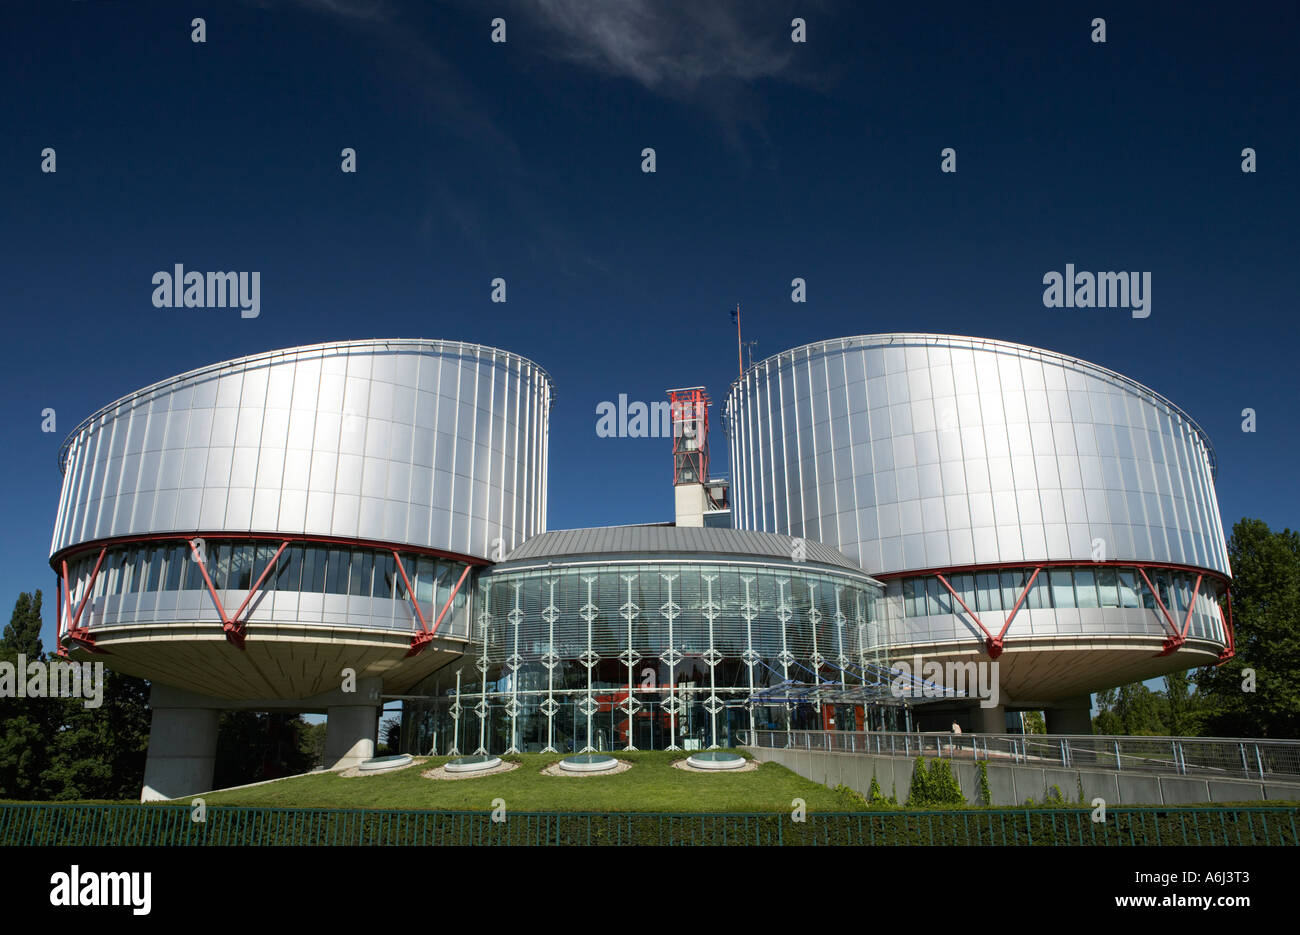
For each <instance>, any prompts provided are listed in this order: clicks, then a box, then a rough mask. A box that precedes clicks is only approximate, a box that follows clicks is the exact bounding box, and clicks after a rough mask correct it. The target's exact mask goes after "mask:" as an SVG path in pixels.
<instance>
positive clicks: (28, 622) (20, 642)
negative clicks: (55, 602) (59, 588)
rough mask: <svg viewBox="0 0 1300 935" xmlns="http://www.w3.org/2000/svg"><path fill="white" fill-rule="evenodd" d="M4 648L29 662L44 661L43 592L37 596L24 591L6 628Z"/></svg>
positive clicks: (37, 592)
mask: <svg viewBox="0 0 1300 935" xmlns="http://www.w3.org/2000/svg"><path fill="white" fill-rule="evenodd" d="M2 645H3V646H4V648H6V649H10V650H12V651H13V652H14V653H22V654H23V655H25V656H26V657H27V661H28V662H31V661H32V660H34V659H43V658H44V656H43V654H42V646H41V591H40V588H37V589H36V593H35V594H28V593H27V592H26V591H24V592H23V593H22V594H19V595H18V600H17V602H16V603H15V604H14V612H13V615H12V616H11V617H10V618H9V625H8V626H7V627H5V635H4V642H3V644H2Z"/></svg>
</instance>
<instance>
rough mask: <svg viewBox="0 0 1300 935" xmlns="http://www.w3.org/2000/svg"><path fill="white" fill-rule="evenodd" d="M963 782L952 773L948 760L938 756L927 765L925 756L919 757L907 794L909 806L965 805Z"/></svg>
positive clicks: (913, 769)
mask: <svg viewBox="0 0 1300 935" xmlns="http://www.w3.org/2000/svg"><path fill="white" fill-rule="evenodd" d="M965 804H966V796H965V795H964V794H962V791H961V784H960V783H958V782H957V777H956V776H954V775H953V774H952V767H951V766H950V765H949V763H948V761H947V760H945V759H943V758H942V757H938V758H936V759H933V760H931V761H930V764H929V766H928V767H927V766H926V762H925V758H924V757H917V760H916V765H915V766H914V767H913V768H912V787H911V789H910V790H909V792H908V795H907V805H908V808H933V807H943V806H946V805H965Z"/></svg>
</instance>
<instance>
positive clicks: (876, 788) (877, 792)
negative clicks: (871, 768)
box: [867, 773, 898, 808]
mask: <svg viewBox="0 0 1300 935" xmlns="http://www.w3.org/2000/svg"><path fill="white" fill-rule="evenodd" d="M867 804H868V805H871V806H874V807H877V808H879V807H882V806H885V805H897V804H898V803H897V802H894V801H893V800H892V799H887V798H885V793H884V792H882V791H881V789H880V783H879V782H878V781H877V780H876V774H875V773H872V774H871V789H870V790H869V792H868V795H867Z"/></svg>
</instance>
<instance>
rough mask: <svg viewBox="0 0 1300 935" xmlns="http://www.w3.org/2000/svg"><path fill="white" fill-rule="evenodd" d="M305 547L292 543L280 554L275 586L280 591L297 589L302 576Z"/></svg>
mask: <svg viewBox="0 0 1300 935" xmlns="http://www.w3.org/2000/svg"><path fill="white" fill-rule="evenodd" d="M302 559H303V548H302V546H300V545H291V546H289V547H288V548H287V549H285V550H284V554H283V555H281V556H280V564H279V566H278V567H277V569H276V572H275V587H276V589H277V590H279V591H297V590H298V588H299V580H300V579H301V577H302V564H303V561H302Z"/></svg>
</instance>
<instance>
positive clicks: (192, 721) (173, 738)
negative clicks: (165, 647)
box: [140, 685, 221, 802]
mask: <svg viewBox="0 0 1300 935" xmlns="http://www.w3.org/2000/svg"><path fill="white" fill-rule="evenodd" d="M168 694H169V693H168V691H167V689H166V686H163V685H155V686H154V689H153V692H152V694H151V696H150V699H149V704H150V706H151V707H152V708H153V720H152V722H151V724H150V728H149V756H148V758H147V759H146V760H145V765H144V788H143V789H142V790H141V791H140V801H141V802H151V801H157V800H158V799H174V798H177V797H179V796H183V795H193V794H195V793H197V792H207V791H209V790H211V789H212V770H213V768H214V767H215V766H216V762H217V722H218V721H219V720H220V718H221V709H220V708H216V707H207V706H194V705H182V704H177V705H175V706H173V702H175V701H178V700H180V699H176V698H170V697H168Z"/></svg>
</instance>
